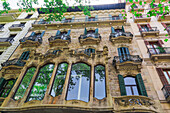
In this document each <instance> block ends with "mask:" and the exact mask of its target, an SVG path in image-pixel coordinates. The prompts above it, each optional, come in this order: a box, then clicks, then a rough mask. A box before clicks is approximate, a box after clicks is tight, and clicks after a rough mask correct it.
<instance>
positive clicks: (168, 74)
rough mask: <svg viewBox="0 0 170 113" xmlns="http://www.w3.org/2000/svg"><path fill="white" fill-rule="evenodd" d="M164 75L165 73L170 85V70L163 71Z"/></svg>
mask: <svg viewBox="0 0 170 113" xmlns="http://www.w3.org/2000/svg"><path fill="white" fill-rule="evenodd" d="M163 73H164V76H165V78H166V80H167V81H168V83H169V84H170V70H168V69H163Z"/></svg>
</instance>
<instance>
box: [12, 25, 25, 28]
mask: <svg viewBox="0 0 170 113" xmlns="http://www.w3.org/2000/svg"><path fill="white" fill-rule="evenodd" d="M24 26H25V25H24V24H13V25H12V26H11V27H10V28H16V27H21V28H23V27H24Z"/></svg>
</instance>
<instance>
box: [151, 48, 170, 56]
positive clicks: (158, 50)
mask: <svg viewBox="0 0 170 113" xmlns="http://www.w3.org/2000/svg"><path fill="white" fill-rule="evenodd" d="M148 52H149V54H150V55H153V54H170V47H158V48H148Z"/></svg>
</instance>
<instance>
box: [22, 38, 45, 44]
mask: <svg viewBox="0 0 170 113" xmlns="http://www.w3.org/2000/svg"><path fill="white" fill-rule="evenodd" d="M27 40H31V41H37V42H39V43H42V37H41V36H29V37H24V38H23V39H20V40H19V41H20V42H26V41H27Z"/></svg>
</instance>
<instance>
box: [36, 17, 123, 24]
mask: <svg viewBox="0 0 170 113" xmlns="http://www.w3.org/2000/svg"><path fill="white" fill-rule="evenodd" d="M106 20H124V19H123V18H120V17H118V18H116V19H113V18H112V17H99V18H97V19H94V20H93V21H106ZM91 21H92V20H90V19H88V20H86V19H85V18H84V19H73V20H71V21H70V20H62V21H49V22H47V21H35V22H34V24H56V23H72V22H91Z"/></svg>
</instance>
